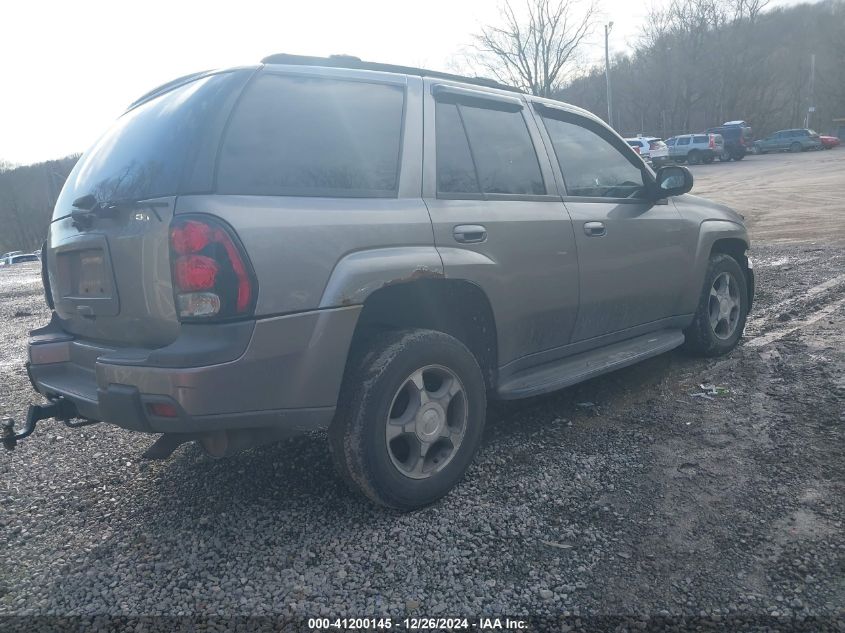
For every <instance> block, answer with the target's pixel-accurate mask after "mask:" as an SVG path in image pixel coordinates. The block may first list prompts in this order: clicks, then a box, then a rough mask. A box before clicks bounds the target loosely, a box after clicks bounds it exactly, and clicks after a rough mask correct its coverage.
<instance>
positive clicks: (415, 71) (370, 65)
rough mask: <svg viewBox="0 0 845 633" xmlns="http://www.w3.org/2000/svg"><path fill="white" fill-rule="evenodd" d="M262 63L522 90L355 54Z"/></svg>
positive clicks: (270, 59)
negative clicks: (374, 73)
mask: <svg viewBox="0 0 845 633" xmlns="http://www.w3.org/2000/svg"><path fill="white" fill-rule="evenodd" d="M261 63H262V64H288V65H291V66H325V67H328V68H350V69H356V70H378V71H381V72H388V73H402V74H405V75H418V76H420V77H433V78H435V79H448V80H451V81H461V82H464V83H469V84H475V85H477V86H484V87H486V88H497V89H499V90H508V91H510V92H519V93H521V92H522V90H520V89H519V88H514V87H513V86H508V85H506V84H502V83H499V82H498V81H495V80H493V79H487V78H486V77H464V76H462V75H453V74H451V73H444V72H440V71H437V70H426V69H425V68H415V67H413V66H397V65H395V64H381V63H378V62H365V61H363V60H362V59H361V58H360V57H355V56H353V55H330V56H329V57H312V56H310V55H290V54H288V53H277V54H275V55H268V56H267V57H265V58H264V59H262V60H261Z"/></svg>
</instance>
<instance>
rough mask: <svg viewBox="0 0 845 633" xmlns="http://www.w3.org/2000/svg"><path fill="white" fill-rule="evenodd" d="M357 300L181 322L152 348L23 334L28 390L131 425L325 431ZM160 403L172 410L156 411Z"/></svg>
mask: <svg viewBox="0 0 845 633" xmlns="http://www.w3.org/2000/svg"><path fill="white" fill-rule="evenodd" d="M359 312H360V306H352V307H347V308H338V309H331V310H316V311H312V312H305V313H300V314H295V315H287V316H280V317H273V318H267V319H259V320H256V321H245V322H239V323H228V324H217V325H183V326H182V328H181V333H180V335H179V337H178V338H177V339H176V340H175V341H174V342H173V343H171V344H170V345H168V346H166V347H163V348H159V349H139V348H117V347H114V346H108V345H105V344H101V343H98V342H94V341H88V340H81V339H79V338H76V337H74V336H73V335H70V334H68V333H67V332H65V331H64V330H63V329H62V327H61V323H60V321H59V320H58V319H57V317H55V315H54V318H53V321H51V323H50V324H49V325H47V326H46V327H44V328H41V329H39V330H33V331H32V332H31V333H30V341H29V362H28V363H27V371H28V373H29V376H30V380H31V382H32V385H33V387H34V388H35V389H36V391H38V392H39V393H41V394H43V395H45V396H47V397H51V396H62V397H64V398H66V399H68V400H70V401H71V402H73V404H74V405H76V408H77V411H78V412H79V415H80V416H81V417H84V418H88V419H90V420H101V421H104V422H109V423H112V424H115V425H117V426H120V427H123V428H126V429H131V430H135V431H144V432H150V433H201V432H204V431H217V430H223V429H242V428H268V427H270V428H276V429H279V430H287V431H290V432H291V434H296V433H304V432H308V431H310V430H313V429H317V428H325V427H326V426H328V424H329V423H330V422H331V419H332V417H333V415H334V410H335V406H336V402H337V396H338V392H339V390H340V383H341V380H342V379H343V370H344V367H345V365H346V356H347V353H348V350H349V345H350V342H351V340H352V334H353V332H354V329H355V324H356V323H357V319H358V314H359ZM155 403H166V404H170V405H172V407H173V408H175V410H176V412H177V415H176V416H175V417H162V416H157V415H153V414H152V412H151V411H150V408H149V405H152V404H155Z"/></svg>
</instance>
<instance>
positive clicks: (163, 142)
mask: <svg viewBox="0 0 845 633" xmlns="http://www.w3.org/2000/svg"><path fill="white" fill-rule="evenodd" d="M248 76H249V72H248V71H241V72H232V73H221V74H218V75H212V76H209V77H205V78H202V79H197V80H196V81H192V82H190V83H188V84H185V85H183V86H180V87H178V88H175V89H173V90H171V91H169V92H166V93H164V94H163V95H161V96H159V97H156V98H154V99H152V100H150V101H147V102H146V103H143V104H141V105H139V106H138V107H136V108H134V109H133V110H130V111H128V112H127V113H125V114H124V115H123V116H121V117H120V118H119V119H118V120H117V121H115V123H114V124H113V125H112V127H111V128H110V129H109V130H108V131H107V132H106V133H105V134H104V135H103V136H102V137H101V138H100V140H99V141H97V143H96V144H95V145H94V146H93V147H92V148H91V149H89V150H88V151H87V152H85V154H84V155H83V156H82V158H80V159H79V161H78V162H77V163H76V166H75V167H74V169H73V171H72V172H71V174H70V175H69V176H68V179H67V182H66V184H65V187H64V189H63V190H62V194H61V196H60V197H59V201H58V202H57V203H56V217H59V216H61V215H67V214H69V213H70V210H71V203H72V202H73V201H74V200H75V199H77V198H79V197H81V196H84V195H87V194H89V193H90V194H93V195H94V196H96V197H97V199H98V200H100V201H101V202H102V201H109V200H111V201H114V200H127V199H130V200H137V199H143V198H152V197H156V196H169V195H176V194H179V193H191V192H197V191H209V190H210V189H211V185H212V181H213V175H214V173H213V172H214V158H215V154H216V152H217V146H218V144H219V138H220V137H219V130H220V129H222V125H223V122H224V120H225V117H226V116H228V112H229V109H230V107H231V102H232V101H234V98H235V96H236V95H237V92H238V91H239V89H240V87H241V86H242V85H243V82H244V81H246V79H247V78H248Z"/></svg>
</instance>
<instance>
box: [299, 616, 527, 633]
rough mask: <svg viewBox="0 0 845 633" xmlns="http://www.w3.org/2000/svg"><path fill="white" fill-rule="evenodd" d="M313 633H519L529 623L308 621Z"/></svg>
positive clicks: (417, 619)
mask: <svg viewBox="0 0 845 633" xmlns="http://www.w3.org/2000/svg"><path fill="white" fill-rule="evenodd" d="M308 628H309V630H312V631H332V630H340V631H386V630H390V629H401V630H406V631H431V630H447V631H461V630H464V631H469V630H475V631H520V630H524V629H526V628H528V623H527V622H526V621H525V620H521V619H519V618H485V617H481V618H474V619H470V618H426V617H414V618H377V617H374V618H308Z"/></svg>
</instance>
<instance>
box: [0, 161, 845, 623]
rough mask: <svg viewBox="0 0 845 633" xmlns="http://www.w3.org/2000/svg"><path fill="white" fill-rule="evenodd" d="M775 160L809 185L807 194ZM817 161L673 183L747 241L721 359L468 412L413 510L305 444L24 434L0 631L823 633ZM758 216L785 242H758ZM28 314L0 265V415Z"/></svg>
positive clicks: (833, 522) (13, 478) (834, 595)
mask: <svg viewBox="0 0 845 633" xmlns="http://www.w3.org/2000/svg"><path fill="white" fill-rule="evenodd" d="M796 160H800V161H803V162H802V164H806V165H807V166H808V167H807V170H808V171H807V172H806V173H813V174H816V175H815V176H813V179H812V180H811V181H810V182H812V183H813V184H812V185H811V186H809V189H810V191H809V193H808V192H807V191H805V189H806V188H807V187H806V185H805V181H804V180H803V173H805V172H801V173H798V174H796V173H795V171H794V170H792V169H791V168H789V169H786V168H785V165H786V164H791V163H792V161H796ZM809 166H811V167H809ZM843 166H845V150H834V151H833V152H817V153H814V154H806V155H803V154H802V155H799V156H792V155H784V156H764V157H755V156H751V157H749V158H748V159H746V161H743V162H742V163H739V164H736V165H735V164H733V163H730V164H727V165H718V164H717V165H708V166H701V167H699V168H696V178H697V179H698V180H699V182H700V183H701V186H700V187H699V188H698V190H697V192H703V191H709V192H710V193H711V195H712V197H714V198H716V199H719V200H720V201H725V202H728V203H733V204H735V205H736V206H737V207H738V209H739V210H740V211H741V212H748V213H749V215H750V220H751V226H752V231H753V232H754V233H755V235H757V233H758V227H760V228H759V234H760V236H762V238H761V239H760V241H758V242H757V243H756V244H755V248H754V251H755V256H754V260H755V264H756V271H757V279H758V293H757V304H756V305H755V308H754V316H753V318H752V319H751V321H750V322H749V325H748V328H747V330H746V339H745V342H744V343H743V344H742V345H741V347H740V348H738V349H737V350H736V351H735V352H734V353H733V354H731V355H730V356H728V357H726V358H722V359H718V360H711V361H705V360H700V359H692V358H689V357H686V356H684V355H683V354H682V353H679V352H677V353H670V354H666V355H663V356H661V357H658V358H655V359H652V360H650V361H647V362H645V363H643V364H641V365H638V366H635V367H631V368H628V369H625V370H622V371H619V372H616V373H614V374H611V375H608V376H605V377H602V378H599V379H596V380H592V381H590V382H588V383H585V384H583V385H580V386H578V387H575V388H572V389H568V390H565V391H563V392H561V393H558V394H554V395H551V396H547V397H542V398H536V399H533V400H529V401H523V402H512V403H506V404H494V405H493V406H492V407H491V410H490V414H489V418H488V429H487V433H486V437H485V442H484V446H483V448H482V451H481V453H480V455H479V457H478V458H477V460H476V461H475V463H474V465H473V466H472V467H471V468H470V471H469V473H468V475H467V477H466V479H465V481H464V482H463V483H462V484H461V485H460V486H459V487H458V489H457V490H455V492H454V493H453V494H451V495H450V496H449V497H448V498H446V499H445V500H443V501H442V502H440V503H438V504H436V505H435V506H433V507H430V508H428V509H425V510H422V511H419V512H416V513H413V514H404V515H403V514H397V513H394V512H388V511H385V510H382V509H378V508H375V507H373V506H371V505H369V504H367V503H366V502H364V501H362V500H361V499H359V498H357V497H354V496H352V495H350V494H349V493H348V492H347V490H346V489H345V488H344V486H343V484H342V483H341V482H340V481H339V479H338V478H337V477H336V476H335V474H334V472H333V468H332V465H331V463H330V460H329V455H328V451H327V449H326V444H325V438H324V437H320V436H313V437H304V438H298V439H296V440H292V441H289V442H285V443H280V444H277V445H273V446H269V447H264V448H261V449H256V450H252V451H250V452H248V453H245V454H241V455H239V456H236V457H234V458H231V459H228V460H223V461H215V460H212V459H210V458H208V457H206V456H204V455H203V454H202V453H201V452H200V450H198V449H197V448H195V447H193V446H185V447H182V448H180V449H179V450H178V451H177V452H176V453H175V454H174V456H173V457H171V458H170V459H168V460H166V461H163V462H144V461H143V460H141V459H140V454H141V452H142V451H143V450H145V449H146V448H147V446H148V445H149V444H150V443H151V438H149V437H147V436H142V435H138V434H132V433H129V432H126V431H123V430H120V429H118V428H114V427H109V426H106V425H97V426H93V427H87V428H84V429H81V430H70V429H66V428H64V427H62V426H60V425H58V424H51V423H42V425H41V426H40V427H39V430H38V431H37V432H36V433H35V435H34V436H33V437H32V438H30V439H28V440H25V441H24V442H22V443H21V445H20V446H19V447H18V449H17V450H16V451H15V452H14V453H3V454H2V455H0V475H2V481H1V482H0V533H2V534H3V535H4V541H5V547H3V548H2V550H0V614H5V615H7V616H8V615H15V614H16V615H93V614H112V615H156V614H165V615H197V614H200V615H220V616H233V615H268V614H276V615H279V614H280V615H294V616H316V615H321V614H322V615H327V616H344V615H347V616H363V615H392V616H394V617H400V616H402V617H404V616H405V615H423V616H454V615H467V616H479V615H489V616H496V615H506V614H507V615H523V616H525V615H529V614H530V615H542V614H563V615H568V616H581V618H582V619H581V620H580V621H575V620H570V623H575V624H577V622H580V623H581V624H582V625H584V626H588V624H589V623H590V622H593V623H595V622H597V620H592V619H591V618H592V617H593V616H599V615H625V616H629V617H632V618H633V620H632V622H633V623H634V624H636V625H637V626H639V625H642V626H643V627H645V626H646V622H645V621H644V620H638V619H637V618H639V617H641V616H663V617H667V616H690V617H707V618H712V617H713V616H716V617H719V618H726V619H727V621H728V622H732V623H733V624H731V625H730V626H729V627H728V628H729V630H733V629H734V628H742V630H751V628H749V627H750V624H749V625H743V626H740V625H739V622H740V621H741V620H740V618H748V620H747V622H757V623H759V622H761V621H762V620H761V618H762V617H767V618H769V620H767V622H768V623H769V624H768V625H769V626H772V627H775V628H776V627H777V626H782V627H786V626H797V624H796V621H795V620H787V619H785V618H791V617H795V616H802V617H805V616H816V617H818V618H820V619H819V620H816V621H812V622H811V624H808V625H806V626H808V627H809V628H807V629H806V630H837V631H841V630H845V530H843V522H844V521H845V504H844V503H843V498H845V459H843V456H844V455H843V453H845V452H844V451H843V446H845V406H843V403H845V371H843V369H845V319H843V315H845V274H843V271H844V270H845V242H843V241H842V239H840V238H841V237H843V227H845V217H843V214H845V208H843V206H845V205H843V203H842V192H843V191H845V182H843V180H845V177H843V174H845V170H843ZM785 169H786V171H784V170H785ZM828 170H829V171H830V172H831V173H828ZM770 171H771V174H770V173H769V172H770ZM784 173H788V174H790V177H789V178H787V177H786V176H784V175H783V174H784ZM743 174H745V176H743ZM746 177H749V178H753V180H752V179H748V180H744V178H746ZM822 180H824V181H825V182H826V183H827V185H826V186H827V187H828V188H829V191H828V192H829V194H830V195H829V200H830V204H831V205H835V206H838V208H837V209H835V211H837V212H838V214H834V213H832V212H831V211H830V209H826V210H823V212H824V213H826V214H828V215H819V214H817V207H816V205H815V203H814V202H809V203H807V204H804V205H803V206H802V205H793V206H790V207H786V206H784V203H783V202H780V201H779V200H781V198H779V197H777V196H776V194H775V193H773V191H772V190H773V189H778V188H779V189H780V190H782V192H783V194H784V196H787V197H784V198H782V200H786V201H787V202H790V204H791V202H792V201H793V200H804V201H805V202H806V201H814V200H819V199H821V198H820V197H819V196H821V194H819V193H818V192H816V191H815V188H816V187H817V183H818V182H820V181H822ZM719 182H725V183H728V185H726V188H724V189H720V188H719ZM740 184H741V185H742V192H741V193H736V192H735V191H733V190H732V189H731V188H735V187H739V185H740ZM761 189H763V190H764V191H763V193H761V195H763V196H764V198H763V199H764V200H768V202H765V204H764V203H760V204H758V203H757V202H755V201H756V199H757V198H756V195H755V193H754V192H760V190H761ZM834 191H835V192H837V193H836V194H835V196H834ZM772 196H775V198H774V199H770V198H772ZM825 196H827V193H826V194H825ZM825 199H827V198H825ZM747 201H751V202H747ZM784 209H786V210H787V211H784ZM788 209H792V211H791V212H789V211H788ZM783 213H788V214H789V218H790V224H789V226H790V227H792V226H796V227H799V226H800V227H802V228H801V230H800V231H799V230H797V229H796V231H795V235H794V236H793V237H795V238H801V241H797V240H796V241H787V240H785V238H786V237H789V233H790V232H791V229H790V230H786V229H783V230H781V229H777V230H775V229H774V228H773V227H775V226H778V225H779V224H778V223H780V222H781V219H776V220H773V219H772V216H778V215H779V214H783ZM819 213H821V212H819ZM825 217H827V218H829V221H830V222H832V223H833V224H827V225H824V222H823V221H822V220H821V219H820V218H825ZM808 226H813V227H816V229H815V230H813V231H809V229H807V230H804V229H806V227H808ZM778 231H780V233H778ZM820 284H823V285H822V286H819V285H820ZM824 284H826V285H824ZM47 318H48V313H47V310H46V308H45V307H44V302H43V299H42V296H41V290H40V281H39V278H38V271H37V268H34V267H31V266H27V265H20V266H16V267H15V268H14V269H6V270H3V269H0V324H2V326H0V327H2V328H3V330H2V338H0V358H2V360H0V372H2V384H0V415H2V416H6V415H13V416H16V417H18V419H20V416H21V414H22V412H23V411H24V408H25V406H26V405H27V404H28V403H30V402H34V401H35V398H34V396H33V393H32V392H31V388H30V386H29V384H28V382H27V379H26V375H25V372H24V370H23V361H24V359H25V342H26V341H25V339H26V333H27V331H28V330H29V329H31V328H33V327H37V326H39V325H41V324H42V323H44V322H46V320H47ZM701 385H714V386H715V387H717V389H716V392H717V395H707V396H706V397H703V396H702V395H701V394H702V393H704V392H703V390H702V387H701ZM707 391H710V390H709V389H708V390H707ZM723 621H724V620H723ZM6 622H7V623H8V621H6ZM2 623H3V620H0V628H2ZM653 623H654V621H652V624H653ZM805 624H806V623H805ZM614 626H619V627H622V626H623V624H620V623H617V624H615V625H614ZM624 626H628V625H627V624H626V625H624ZM837 627H839V628H837ZM632 628H637V627H636V626H633V625H632ZM617 630H628V629H627V628H618V629H617Z"/></svg>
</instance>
